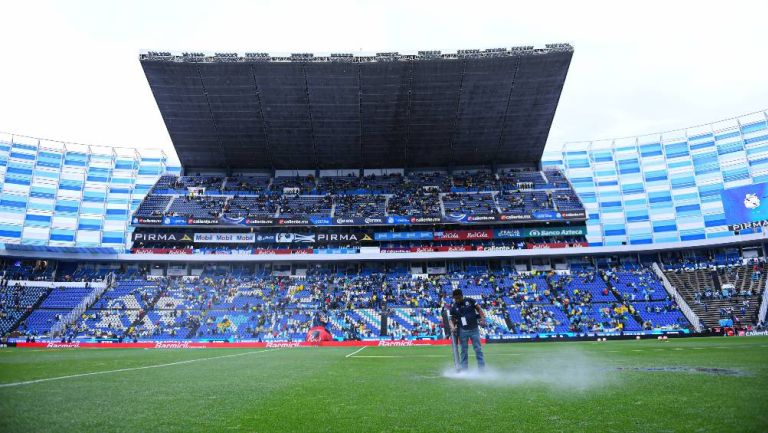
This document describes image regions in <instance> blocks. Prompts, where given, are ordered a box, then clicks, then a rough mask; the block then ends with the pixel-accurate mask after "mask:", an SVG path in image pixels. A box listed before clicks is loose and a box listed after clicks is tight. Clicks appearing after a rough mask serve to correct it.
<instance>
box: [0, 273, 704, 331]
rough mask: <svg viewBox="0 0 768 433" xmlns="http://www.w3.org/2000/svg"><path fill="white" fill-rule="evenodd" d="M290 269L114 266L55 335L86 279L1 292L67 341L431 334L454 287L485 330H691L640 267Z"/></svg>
mask: <svg viewBox="0 0 768 433" xmlns="http://www.w3.org/2000/svg"><path fill="white" fill-rule="evenodd" d="M142 272H146V269H144V271H142ZM80 273H81V274H86V273H87V271H82V272H80ZM288 274H291V271H288V272H283V271H275V272H272V273H271V274H270V273H264V272H254V271H252V270H246V269H240V270H237V271H235V270H234V269H227V270H223V269H214V268H208V269H206V270H204V271H203V272H202V273H200V274H199V275H198V276H195V277H184V278H182V277H167V276H162V277H161V276H156V277H155V276H152V275H149V274H147V275H145V276H144V277H141V278H135V273H134V272H124V273H123V274H122V277H119V278H124V279H120V280H117V281H116V282H115V283H114V284H113V285H112V286H110V287H109V288H108V289H107V290H106V291H104V292H103V293H102V294H101V296H99V297H98V298H97V299H95V300H94V302H93V303H92V304H91V305H89V306H88V308H87V310H85V311H84V312H83V313H82V314H81V315H80V316H79V317H78V318H76V320H74V321H73V323H70V324H67V326H66V327H64V328H63V330H62V331H60V332H57V333H56V334H55V335H54V334H51V333H50V331H51V328H52V327H53V326H54V325H55V324H56V323H57V321H58V320H59V319H61V318H62V317H63V316H65V314H66V313H67V312H68V311H70V310H71V308H72V307H73V306H75V305H76V304H78V302H79V301H80V300H82V299H83V298H84V297H85V296H86V295H87V294H88V293H90V290H89V288H88V286H87V283H84V284H85V285H84V286H79V287H78V286H75V287H66V288H62V287H56V288H54V289H52V290H48V291H42V292H41V291H40V290H38V289H37V288H35V287H34V286H30V287H24V288H19V287H18V286H10V289H4V296H5V297H8V296H10V297H14V296H16V297H17V298H18V297H24V299H28V301H27V302H26V304H25V305H28V306H29V308H31V307H32V306H33V305H34V307H35V308H34V309H33V310H32V311H31V314H29V316H28V317H26V319H25V320H21V321H20V323H19V324H18V326H16V327H15V328H14V329H13V332H12V333H11V335H16V336H21V337H36V338H40V337H43V336H47V337H52V338H61V337H62V336H64V337H65V338H67V339H74V340H77V339H81V340H92V339H107V340H109V339H119V340H131V339H136V340H152V341H162V340H185V339H192V340H204V341H240V340H260V341H290V340H293V341H297V340H303V339H304V336H305V335H306V333H307V331H308V330H309V329H310V328H311V327H312V326H315V325H318V324H322V325H324V326H326V327H327V328H328V330H329V331H330V333H331V334H332V335H333V336H334V338H337V339H371V338H373V339H376V338H398V339H400V338H404V339H405V338H408V339H410V338H441V337H442V328H441V326H440V314H439V311H440V308H443V307H445V306H446V305H447V303H449V302H450V292H451V291H452V290H453V289H456V288H461V289H462V290H463V291H464V293H465V294H466V296H468V297H472V298H475V299H476V300H477V301H478V302H479V304H480V305H481V306H482V307H483V308H484V309H485V310H486V311H487V313H488V317H489V323H490V324H489V326H488V327H487V328H485V329H484V330H483V333H484V335H486V337H488V338H500V339H505V338H506V339H512V338H531V337H542V336H544V337H546V336H553V335H562V336H566V335H568V336H574V335H584V334H587V333H600V334H604V333H608V334H611V333H613V334H621V333H626V332H638V333H642V332H643V331H648V332H659V331H675V332H689V330H690V324H689V323H688V321H687V320H686V318H685V317H684V316H683V315H682V314H681V313H680V311H679V308H678V306H677V305H676V304H675V303H674V301H672V300H671V299H670V298H669V296H668V295H667V293H666V292H665V290H664V288H663V286H662V285H661V284H660V282H659V281H658V279H657V277H656V276H655V274H654V273H653V272H651V271H649V270H648V269H647V268H645V267H634V268H632V269H625V268H623V267H612V268H605V269H598V268H595V267H592V266H582V267H577V266H574V268H573V270H570V269H569V270H566V271H559V272H556V271H554V270H550V271H544V270H541V271H537V270H532V271H526V272H518V271H517V270H516V269H515V268H507V269H505V270H496V271H492V270H490V269H488V268H485V267H482V266H470V267H466V269H464V270H461V271H452V272H447V273H441V274H433V275H429V274H418V275H417V274H412V273H410V272H400V271H397V270H396V269H392V270H389V271H385V272H381V270H380V269H368V270H366V269H364V268H361V269H358V271H357V272H355V273H348V272H339V271H338V270H337V271H334V270H333V269H332V268H330V267H328V268H315V270H314V271H313V272H306V271H303V272H297V274H292V275H288ZM95 275H96V273H95V272H94V273H93V276H94V277H95ZM18 310H19V302H11V303H5V304H3V310H2V311H3V313H4V314H12V313H13V312H14V311H18Z"/></svg>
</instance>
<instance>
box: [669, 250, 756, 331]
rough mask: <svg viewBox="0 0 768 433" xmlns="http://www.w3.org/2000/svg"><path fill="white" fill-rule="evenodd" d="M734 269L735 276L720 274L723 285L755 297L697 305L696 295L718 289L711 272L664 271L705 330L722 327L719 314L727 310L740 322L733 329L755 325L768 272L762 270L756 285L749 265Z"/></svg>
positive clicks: (697, 270) (705, 302)
mask: <svg viewBox="0 0 768 433" xmlns="http://www.w3.org/2000/svg"><path fill="white" fill-rule="evenodd" d="M735 268H736V269H735V271H734V272H733V273H732V272H728V271H726V272H724V273H720V272H718V276H719V279H720V284H721V285H722V284H734V286H735V287H736V290H737V293H738V292H739V291H740V290H751V291H752V292H753V293H754V294H753V295H752V296H748V297H745V296H741V295H734V296H731V297H730V298H723V299H716V298H713V299H702V300H701V302H697V301H696V298H695V293H696V292H698V291H704V290H705V289H707V288H710V289H711V290H714V288H715V287H716V285H715V281H714V280H713V275H712V274H711V271H710V269H689V270H685V269H676V270H671V269H665V270H664V275H665V276H666V277H667V279H668V280H669V282H670V284H672V285H673V286H674V287H675V288H676V289H677V291H678V292H680V294H681V295H682V296H683V298H684V299H685V301H686V302H687V303H688V305H689V306H690V307H691V309H692V310H693V311H694V313H696V315H697V316H698V317H699V319H701V322H702V323H703V324H704V326H706V327H709V328H712V327H717V326H720V319H721V317H720V311H721V309H723V308H727V307H732V308H733V313H734V315H735V316H736V318H737V320H738V322H739V323H734V325H742V326H744V325H754V324H755V321H756V318H757V311H758V309H759V308H760V299H761V296H762V293H763V290H764V289H765V284H766V272H765V269H763V271H762V272H761V274H760V276H759V278H758V279H757V280H754V281H753V280H752V277H751V270H750V268H751V266H750V265H741V266H738V267H735ZM732 269H733V267H732ZM745 300H748V301H749V307H747V308H745V312H744V313H743V314H742V305H743V301H745Z"/></svg>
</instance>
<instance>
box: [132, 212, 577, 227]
mask: <svg viewBox="0 0 768 433" xmlns="http://www.w3.org/2000/svg"><path fill="white" fill-rule="evenodd" d="M586 218H587V215H586V213H585V212H584V211H583V210H575V211H562V212H561V211H554V210H542V211H536V212H533V213H530V214H503V215H470V214H463V213H459V214H448V215H446V216H444V217H442V216H411V217H407V216H397V215H391V216H378V217H354V218H344V217H334V218H331V217H296V218H270V217H264V218H231V217H219V218H213V217H212V218H188V217H182V216H166V217H151V218H147V217H134V218H133V219H132V220H131V221H132V223H133V224H136V225H163V226H200V225H207V226H211V225H219V226H227V225H228V226H233V225H234V226H237V225H240V226H247V227H270V226H276V227H281V226H377V225H381V226H391V225H430V224H466V225H473V224H499V223H528V222H536V221H546V222H550V221H581V220H585V219H586Z"/></svg>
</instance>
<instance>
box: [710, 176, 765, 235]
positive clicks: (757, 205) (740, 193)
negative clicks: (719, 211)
mask: <svg viewBox="0 0 768 433" xmlns="http://www.w3.org/2000/svg"><path fill="white" fill-rule="evenodd" d="M720 197H721V198H722V200H723V210H725V222H726V224H728V225H738V224H742V223H748V222H756V221H763V220H768V183H758V184H756V185H746V186H741V187H738V188H731V189H726V190H723V191H722V192H721V193H720Z"/></svg>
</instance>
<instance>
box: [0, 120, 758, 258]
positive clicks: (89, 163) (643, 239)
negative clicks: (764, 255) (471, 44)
mask: <svg viewBox="0 0 768 433" xmlns="http://www.w3.org/2000/svg"><path fill="white" fill-rule="evenodd" d="M767 118H768V113H766V112H765V111H763V112H758V113H752V114H749V115H745V116H741V117H738V118H734V119H729V120H725V121H720V122H715V123H712V124H708V125H704V126H697V127H693V128H687V129H682V130H679V131H673V132H668V133H660V134H649V135H644V136H638V137H630V138H621V139H615V140H601V141H595V142H582V143H569V144H567V145H565V146H564V147H563V149H562V150H561V151H556V152H552V151H549V152H545V153H544V156H543V159H542V161H541V167H543V168H547V167H557V168H561V169H562V170H563V171H564V173H565V174H566V176H567V177H568V179H569V180H570V182H571V184H572V185H573V188H574V189H575V191H576V192H577V193H578V195H579V198H580V199H581V201H582V203H583V204H584V207H585V208H586V210H587V213H588V217H589V218H588V220H587V222H586V224H587V228H588V233H587V235H586V237H587V240H588V242H589V244H590V246H622V245H642V244H664V243H677V242H681V241H683V242H685V241H693V243H692V244H691V245H695V244H696V242H695V241H701V240H705V239H713V240H717V239H719V240H722V241H731V242H732V241H734V240H737V239H739V238H733V237H734V236H736V234H735V233H734V231H732V230H729V228H728V225H727V224H726V222H725V210H724V208H723V203H722V200H721V197H720V192H721V191H722V190H723V189H729V188H734V187H738V186H743V185H749V184H756V183H761V182H765V181H766V180H768V120H767ZM180 173H181V167H180V166H179V165H178V164H177V163H175V162H174V161H173V160H171V159H170V158H169V157H168V156H167V155H165V154H164V153H162V152H159V151H146V150H139V149H119V148H110V147H101V146H83V145H77V144H68V143H61V142H55V141H50V140H38V139H33V138H28V137H19V136H6V137H4V138H3V139H2V140H0V186H1V187H2V195H1V196H0V242H2V243H4V244H9V245H14V244H22V245H34V246H53V247H86V248H93V247H108V248H114V249H115V250H117V251H123V250H127V249H129V248H130V246H131V243H132V242H131V233H132V231H133V228H132V227H131V224H130V222H131V215H132V214H133V212H135V210H136V209H137V208H138V206H139V204H140V203H141V201H142V200H143V199H144V197H145V196H146V195H147V193H148V192H149V191H150V190H151V189H152V187H153V185H154V184H155V183H156V182H157V180H158V179H159V177H160V176H161V175H162V174H175V175H178V174H180ZM752 230H753V229H747V230H742V231H740V232H739V235H740V236H743V235H745V234H749V233H751V231H752Z"/></svg>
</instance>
